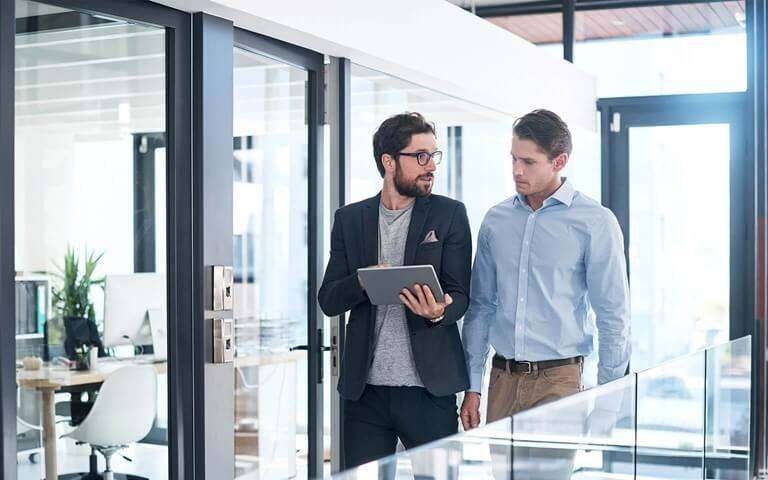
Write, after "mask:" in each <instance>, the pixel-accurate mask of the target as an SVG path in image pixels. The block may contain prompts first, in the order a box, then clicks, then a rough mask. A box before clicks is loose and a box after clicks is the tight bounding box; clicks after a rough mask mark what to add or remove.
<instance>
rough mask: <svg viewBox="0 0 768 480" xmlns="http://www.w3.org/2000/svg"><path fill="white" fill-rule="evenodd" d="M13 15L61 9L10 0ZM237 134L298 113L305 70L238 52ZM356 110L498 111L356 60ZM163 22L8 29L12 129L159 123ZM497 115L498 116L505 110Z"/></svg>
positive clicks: (140, 128) (84, 130)
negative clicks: (12, 55) (12, 44)
mask: <svg viewBox="0 0 768 480" xmlns="http://www.w3.org/2000/svg"><path fill="white" fill-rule="evenodd" d="M17 12H19V14H20V15H22V16H31V15H45V14H51V13H62V12H66V10H64V9H60V8H55V7H48V6H45V5H42V4H37V3H34V2H30V1H21V0H17ZM234 64H235V74H234V75H235V77H234V78H235V92H234V100H235V116H236V119H237V118H239V119H243V121H242V122H239V123H238V122H237V121H236V133H238V134H245V133H244V132H242V130H243V129H244V128H245V129H250V130H255V131H254V133H256V132H258V131H260V130H263V129H264V128H265V127H264V125H263V124H265V123H267V122H269V121H281V122H282V121H286V120H287V121H291V122H293V123H296V124H303V122H304V115H303V111H304V99H305V86H304V84H305V80H306V74H305V72H303V71H301V70H298V69H295V68H291V67H288V66H285V65H282V64H279V63H277V62H276V61H274V60H271V59H268V58H265V57H260V56H258V55H253V54H250V53H245V52H237V53H236V54H235V57H234ZM354 74H355V81H354V82H353V87H354V88H353V91H352V100H353V101H352V104H353V109H354V111H356V112H361V111H371V112H376V114H377V116H382V117H383V116H386V115H391V114H393V113H398V112H401V111H403V110H405V109H409V110H416V111H422V112H424V113H425V114H427V115H428V116H430V117H431V119H432V120H433V121H435V122H437V123H438V124H443V125H447V124H454V125H455V124H460V123H466V122H470V121H488V120H498V119H499V118H500V116H499V114H497V113H496V112H493V111H489V110H488V109H485V108H482V107H477V106H475V105H472V104H469V103H467V102H463V101H461V100H458V99H455V98H453V97H449V96H446V95H443V94H441V93H437V92H434V91H431V90H428V89H425V88H421V87H419V86H417V85H414V84H412V83H409V82H405V81H403V80H400V79H397V78H394V77H391V76H388V75H385V74H382V73H379V72H376V71H373V70H369V69H365V68H362V67H355V70H354ZM165 82H166V75H165V35H164V30H163V29H160V28H157V27H151V26H144V25H135V24H129V23H126V22H123V21H115V22H114V23H108V24H101V25H89V26H82V27H76V28H69V29H60V30H56V31H43V32H39V33H27V34H19V35H17V36H16V126H17V130H18V133H19V134H20V135H24V134H41V133H72V132H76V133H77V134H78V135H91V136H92V135H114V134H125V133H134V132H150V131H163V130H164V129H165V126H164V125H165V95H166V91H165V90H166V89H165ZM505 119H506V118H505Z"/></svg>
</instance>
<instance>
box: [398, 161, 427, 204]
mask: <svg viewBox="0 0 768 480" xmlns="http://www.w3.org/2000/svg"><path fill="white" fill-rule="evenodd" d="M427 178H429V179H432V182H431V183H430V184H429V185H427V186H422V185H419V180H420V179H422V180H423V179H427ZM432 185H434V175H433V174H431V173H426V174H424V175H420V176H418V177H416V178H414V179H413V180H406V179H405V178H404V177H403V171H402V170H401V169H400V164H397V165H396V166H395V190H397V193H399V194H400V195H402V196H404V197H427V196H429V194H430V193H432Z"/></svg>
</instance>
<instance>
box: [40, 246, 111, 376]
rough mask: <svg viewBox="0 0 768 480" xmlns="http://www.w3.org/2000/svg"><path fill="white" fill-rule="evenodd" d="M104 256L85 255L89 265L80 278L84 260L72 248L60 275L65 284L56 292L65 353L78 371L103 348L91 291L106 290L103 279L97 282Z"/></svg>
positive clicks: (53, 289) (66, 256)
mask: <svg viewBox="0 0 768 480" xmlns="http://www.w3.org/2000/svg"><path fill="white" fill-rule="evenodd" d="M103 255H104V253H103V252H102V253H101V254H99V255H98V256H97V255H96V253H95V252H90V253H89V252H88V250H87V249H86V251H85V265H84V270H83V272H82V275H81V274H80V258H79V257H78V255H77V254H76V253H75V251H74V249H73V248H72V247H67V251H66V253H65V254H64V266H63V267H58V268H59V271H60V273H59V274H56V277H58V278H59V279H60V280H61V286H60V287H55V286H54V287H53V288H52V300H53V307H54V309H55V310H56V312H57V313H58V317H59V318H61V319H62V320H63V322H64V331H65V332H66V337H67V338H66V339H64V350H65V351H66V353H67V355H68V356H69V357H70V358H71V359H73V360H75V361H76V362H77V368H82V369H87V368H88V353H89V349H90V347H94V346H95V347H101V340H100V339H99V335H98V331H96V323H95V320H96V314H95V312H94V308H93V302H92V301H91V295H90V293H91V287H94V286H103V285H104V279H103V278H94V276H93V273H94V271H95V270H96V265H97V264H98V263H99V260H101V257H102V256H103Z"/></svg>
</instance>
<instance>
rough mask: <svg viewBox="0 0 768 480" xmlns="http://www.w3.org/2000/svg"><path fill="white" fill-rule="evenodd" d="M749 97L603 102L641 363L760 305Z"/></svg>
mask: <svg viewBox="0 0 768 480" xmlns="http://www.w3.org/2000/svg"><path fill="white" fill-rule="evenodd" d="M742 101H743V98H742V96H741V95H740V94H733V95H701V96H695V95H694V96H682V97H666V98H662V99H661V100H652V99H650V97H648V98H634V99H606V100H601V102H600V105H601V110H602V114H603V116H604V120H603V121H604V122H605V123H604V124H605V127H606V128H605V129H604V130H603V135H604V136H607V138H604V145H607V146H608V148H609V151H605V150H604V157H603V169H604V170H603V171H604V178H603V186H604V189H606V190H607V191H606V192H605V194H604V198H603V199H604V203H606V204H607V206H608V207H610V208H611V209H612V210H613V211H614V212H615V213H616V215H617V217H618V218H619V222H620V224H621V226H622V230H623V232H624V236H625V244H626V249H627V252H626V253H627V262H628V269H629V280H630V289H631V294H632V359H631V368H632V370H634V371H639V370H644V369H647V368H650V367H653V366H656V365H658V364H659V363H662V362H664V361H666V360H669V359H671V358H674V357H678V356H682V355H686V354H688V353H690V352H693V351H696V350H700V349H703V348H705V347H709V346H711V345H714V344H718V343H723V342H726V341H728V340H729V339H730V338H738V337H739V336H741V335H743V333H742V332H743V331H744V328H745V325H746V322H747V321H748V320H749V318H748V317H750V316H751V314H752V312H751V311H749V309H747V308H746V306H747V305H750V304H751V303H747V301H746V300H745V297H744V296H745V295H746V294H747V292H748V291H749V290H750V289H749V288H746V285H749V278H750V273H749V272H748V271H747V267H746V266H747V264H748V255H749V252H750V251H751V247H750V245H751V241H752V239H751V238H750V237H749V236H748V235H747V232H748V231H749V228H750V227H749V224H748V223H747V219H749V218H751V215H750V212H751V205H752V201H751V200H750V199H751V198H752V197H751V195H752V190H751V189H750V188H749V184H750V183H749V181H750V178H749V177H748V169H747V168H746V165H747V163H748V162H747V157H746V151H745V146H744V145H745V142H744V130H743V128H742V125H743V122H742V118H741V111H742V110H741V108H740V106H741V102H742ZM605 140H607V142H606V141H605ZM606 174H607V175H606Z"/></svg>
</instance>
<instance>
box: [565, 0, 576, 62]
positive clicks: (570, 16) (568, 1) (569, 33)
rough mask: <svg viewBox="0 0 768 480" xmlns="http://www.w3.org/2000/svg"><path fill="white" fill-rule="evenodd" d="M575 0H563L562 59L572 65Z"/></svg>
mask: <svg viewBox="0 0 768 480" xmlns="http://www.w3.org/2000/svg"><path fill="white" fill-rule="evenodd" d="M575 23H576V0H563V58H564V59H565V60H566V61H568V62H571V63H573V43H574V33H575V32H576V29H575V27H574V25H575Z"/></svg>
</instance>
